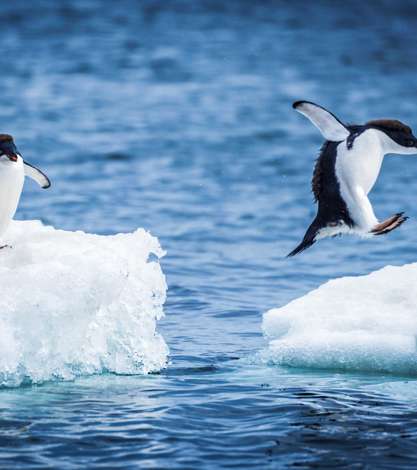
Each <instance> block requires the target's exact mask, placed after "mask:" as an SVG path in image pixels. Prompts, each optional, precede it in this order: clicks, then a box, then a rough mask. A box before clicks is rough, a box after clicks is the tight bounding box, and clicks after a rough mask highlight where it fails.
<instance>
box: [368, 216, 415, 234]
mask: <svg viewBox="0 0 417 470" xmlns="http://www.w3.org/2000/svg"><path fill="white" fill-rule="evenodd" d="M407 219H408V217H406V216H404V212H399V213H398V214H395V215H393V216H392V217H389V218H388V219H386V220H384V221H383V222H381V223H379V224H377V225H375V227H374V228H373V229H372V230H371V232H370V233H372V234H373V235H385V234H387V233H389V232H392V231H393V230H395V229H396V228H398V227H399V226H400V225H402V224H403V223H404V222H405V221H406V220H407Z"/></svg>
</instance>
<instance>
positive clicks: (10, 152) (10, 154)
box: [1, 142, 19, 162]
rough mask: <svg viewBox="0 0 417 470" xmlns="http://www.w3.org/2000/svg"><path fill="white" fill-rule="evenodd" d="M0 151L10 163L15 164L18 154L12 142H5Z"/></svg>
mask: <svg viewBox="0 0 417 470" xmlns="http://www.w3.org/2000/svg"><path fill="white" fill-rule="evenodd" d="M1 149H2V150H3V152H4V153H5V155H6V156H7V158H8V159H9V160H10V161H12V162H17V159H18V157H19V152H18V150H17V148H16V145H15V144H14V143H13V142H7V143H5V144H3V145H2V146H1Z"/></svg>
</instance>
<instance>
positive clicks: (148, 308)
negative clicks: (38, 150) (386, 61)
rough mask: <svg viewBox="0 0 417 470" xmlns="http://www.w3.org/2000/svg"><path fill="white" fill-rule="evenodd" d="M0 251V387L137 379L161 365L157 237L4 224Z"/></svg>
mask: <svg viewBox="0 0 417 470" xmlns="http://www.w3.org/2000/svg"><path fill="white" fill-rule="evenodd" d="M7 242H8V243H9V244H10V245H12V246H13V248H11V249H10V248H4V249H2V250H1V251H0V260H1V262H0V338H1V340H0V385H2V386H17V385H19V384H21V383H39V382H43V381H45V380H51V379H71V378H73V377H75V376H77V375H84V374H93V373H102V372H115V373H120V374H136V373H147V372H150V371H157V370H160V369H161V368H162V367H163V366H164V365H165V363H166V360H167V354H168V347H167V345H166V344H165V342H164V340H163V338H162V337H161V336H160V335H159V334H158V333H157V331H156V323H157V320H158V319H160V318H161V317H162V316H163V310H162V306H163V303H164V301H165V292H166V283H165V278H164V275H163V273H162V271H161V268H160V266H159V263H158V262H157V261H151V260H150V259H149V257H150V255H156V257H160V256H162V255H163V251H162V249H161V247H160V246H159V243H158V240H157V239H156V238H154V237H152V236H151V235H150V234H149V233H147V232H146V231H144V230H142V229H138V230H136V231H135V232H133V233H127V234H117V235H112V236H99V235H93V234H86V233H83V232H68V231H63V230H55V229H54V228H52V227H47V226H44V225H42V224H41V223H40V222H38V221H25V222H17V221H16V222H13V223H12V225H11V226H10V228H9V231H8V232H7Z"/></svg>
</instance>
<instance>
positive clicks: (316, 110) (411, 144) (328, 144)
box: [288, 101, 417, 256]
mask: <svg viewBox="0 0 417 470" xmlns="http://www.w3.org/2000/svg"><path fill="white" fill-rule="evenodd" d="M293 108H294V109H295V110H296V111H298V112H299V113H301V114H304V116H306V117H307V118H308V119H309V120H310V121H311V122H312V123H313V124H314V125H315V126H316V127H317V128H318V129H319V131H320V132H321V133H322V135H323V136H324V138H325V139H326V141H325V142H324V144H323V146H322V148H321V150H320V154H319V157H318V159H317V161H316V165H315V167H314V172H313V179H312V190H313V194H314V199H315V202H316V203H318V210H317V215H316V217H315V219H314V220H313V222H312V223H311V225H310V226H309V227H308V229H307V231H306V233H305V235H304V238H303V240H302V242H301V243H300V244H299V245H298V246H297V247H296V248H295V249H294V250H293V251H291V253H289V254H288V256H294V255H296V254H297V253H300V252H301V251H304V250H306V249H307V248H309V247H310V246H311V245H312V244H313V243H315V242H316V241H317V240H319V239H320V238H325V237H330V236H334V235H339V234H342V233H356V234H358V235H368V236H373V235H383V234H386V233H388V232H391V231H392V230H394V229H395V228H397V227H399V226H400V225H401V224H402V223H403V222H405V221H406V220H407V217H404V215H403V214H404V213H403V212H400V213H398V214H395V215H393V216H392V217H389V218H388V219H386V220H384V221H383V222H379V221H378V219H377V218H376V217H375V214H374V211H373V209H372V205H371V203H370V201H369V199H368V193H369V191H370V190H371V189H372V187H373V186H374V184H375V182H376V179H377V177H378V174H379V171H380V169H381V165H382V160H383V158H384V156H385V155H386V154H388V153H398V154H417V139H416V137H414V135H413V133H412V131H411V129H410V128H409V127H408V126H406V125H405V124H403V123H401V122H400V121H397V120H391V119H379V120H374V121H369V122H367V123H366V124H364V125H345V124H343V123H342V122H341V121H339V119H338V118H337V117H336V116H334V115H333V114H332V113H330V112H329V111H327V110H326V109H324V108H322V107H321V106H318V105H317V104H314V103H310V102H309V101H296V102H295V103H294V104H293Z"/></svg>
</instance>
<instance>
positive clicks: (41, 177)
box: [23, 161, 51, 189]
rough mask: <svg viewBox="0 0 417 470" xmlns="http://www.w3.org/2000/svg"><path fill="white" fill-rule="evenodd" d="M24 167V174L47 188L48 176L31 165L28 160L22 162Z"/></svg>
mask: <svg viewBox="0 0 417 470" xmlns="http://www.w3.org/2000/svg"><path fill="white" fill-rule="evenodd" d="M23 165H24V168H25V176H28V177H29V178H32V179H33V180H34V181H36V182H37V183H38V184H39V186H40V187H41V188H44V189H46V188H49V186H51V182H50V181H49V178H48V177H47V176H46V175H45V174H44V173H42V172H41V170H39V169H38V168H36V167H34V166H33V165H31V164H29V163H28V162H25V161H24V162H23Z"/></svg>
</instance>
